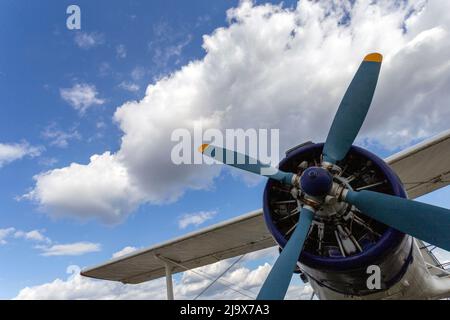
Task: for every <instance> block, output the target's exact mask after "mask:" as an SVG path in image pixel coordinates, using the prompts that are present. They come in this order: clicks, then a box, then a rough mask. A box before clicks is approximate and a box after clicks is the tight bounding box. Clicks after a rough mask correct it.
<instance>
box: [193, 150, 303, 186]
mask: <svg viewBox="0 0 450 320" xmlns="http://www.w3.org/2000/svg"><path fill="white" fill-rule="evenodd" d="M198 150H199V151H200V152H201V153H203V154H204V155H207V156H208V157H211V158H213V159H215V160H217V161H220V162H222V163H224V164H227V165H229V166H232V167H235V168H238V169H241V170H245V171H248V172H252V173H256V174H259V175H261V176H265V177H268V178H270V179H274V180H278V181H280V182H283V183H286V184H292V178H293V176H294V174H293V173H290V172H283V171H281V170H279V169H278V168H274V167H272V166H270V165H268V164H264V163H261V162H260V161H259V160H256V159H254V158H252V157H250V156H248V155H245V154H242V153H239V152H236V151H232V150H228V149H224V148H221V147H217V146H213V145H211V144H203V145H201V146H200V147H199V149H198Z"/></svg>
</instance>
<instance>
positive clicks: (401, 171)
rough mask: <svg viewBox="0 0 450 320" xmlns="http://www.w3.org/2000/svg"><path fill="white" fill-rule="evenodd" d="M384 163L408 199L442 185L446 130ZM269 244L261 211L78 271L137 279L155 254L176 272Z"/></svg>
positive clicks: (155, 273)
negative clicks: (166, 260) (173, 263)
mask: <svg viewBox="0 0 450 320" xmlns="http://www.w3.org/2000/svg"><path fill="white" fill-rule="evenodd" d="M386 162H387V163H388V164H389V165H390V166H391V167H392V168H393V169H394V170H395V172H396V173H397V174H398V176H399V177H400V179H401V181H402V182H403V183H404V184H405V187H406V190H407V192H408V195H409V197H410V198H416V197H419V196H421V195H423V194H426V193H428V192H431V191H433V190H436V189H438V188H441V187H444V186H446V185H448V184H449V182H448V181H449V179H450V130H449V131H446V132H444V133H442V134H440V135H438V136H436V137H433V138H431V139H429V140H426V141H424V142H422V143H419V144H417V145H415V146H413V147H411V148H408V149H406V150H404V151H401V152H399V153H397V154H394V155H393V156H391V157H389V158H387V159H386ZM274 245H276V243H275V242H274V240H273V239H272V237H271V234H270V233H269V231H268V230H267V228H266V225H265V223H264V218H263V216H262V210H257V211H255V212H251V213H249V214H246V215H243V216H240V217H237V218H235V219H232V220H228V221H225V222H222V223H220V224H217V225H214V226H211V227H208V228H205V229H202V230H199V231H197V232H194V233H191V234H188V235H185V236H183V237H181V238H177V239H174V240H170V241H168V242H165V243H162V244H159V245H155V246H153V247H150V248H147V249H143V250H139V251H136V252H133V253H131V254H128V255H126V256H123V257H120V258H117V259H113V260H110V261H108V262H106V263H104V264H102V265H99V266H95V267H92V268H88V269H86V270H84V271H83V272H82V275H84V276H87V277H92V278H99V279H106V280H115V281H121V282H124V283H140V282H144V281H148V280H152V279H156V278H159V277H162V276H164V274H165V270H164V264H163V262H162V261H161V260H160V259H158V258H157V255H160V256H162V257H165V258H169V259H170V260H172V261H175V262H176V265H174V269H173V273H176V272H181V271H186V270H189V269H193V268H197V267H201V266H204V265H207V264H211V263H214V262H217V261H220V260H223V259H227V258H231V257H235V256H238V255H241V254H244V253H248V252H252V251H257V250H261V249H265V248H268V247H271V246H274Z"/></svg>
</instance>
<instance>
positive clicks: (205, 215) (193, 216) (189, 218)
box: [178, 211, 217, 229]
mask: <svg viewBox="0 0 450 320" xmlns="http://www.w3.org/2000/svg"><path fill="white" fill-rule="evenodd" d="M216 214H217V211H200V212H195V213H186V214H184V215H182V216H181V217H180V218H179V219H178V227H179V228H180V229H186V228H187V227H188V226H190V225H193V226H195V227H197V226H199V225H201V224H203V223H205V222H206V221H208V220H210V219H212V218H213V217H214V216H215V215H216Z"/></svg>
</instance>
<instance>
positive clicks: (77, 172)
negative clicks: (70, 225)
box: [23, 152, 142, 223]
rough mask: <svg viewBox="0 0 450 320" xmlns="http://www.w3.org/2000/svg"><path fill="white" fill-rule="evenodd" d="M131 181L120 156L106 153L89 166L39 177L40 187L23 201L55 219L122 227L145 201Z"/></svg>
mask: <svg viewBox="0 0 450 320" xmlns="http://www.w3.org/2000/svg"><path fill="white" fill-rule="evenodd" d="M129 178H130V177H129V175H128V174H127V171H126V169H125V168H124V167H123V165H122V164H121V162H120V161H118V160H117V158H116V156H115V155H112V154H110V153H109V152H105V153H104V154H102V155H94V156H92V157H91V159H90V163H89V164H88V165H80V164H77V163H72V164H71V165H70V166H69V167H65V168H62V169H55V170H50V171H47V172H44V173H41V174H39V175H37V176H35V177H34V179H35V180H36V187H35V188H34V189H33V190H32V191H30V192H29V193H27V194H26V195H24V196H23V198H25V199H29V200H32V201H36V202H37V203H38V205H39V206H40V207H41V209H42V210H44V211H46V212H48V213H49V214H50V215H51V216H52V217H55V218H60V217H67V216H71V217H77V218H78V219H81V220H86V219H89V218H93V217H95V218H98V219H100V220H101V221H103V222H104V223H118V222H120V221H122V220H123V218H124V217H125V216H126V215H128V214H129V213H130V212H132V211H133V210H134V209H135V208H136V206H137V205H138V204H139V203H140V202H141V201H142V196H141V195H140V192H139V190H138V189H137V188H136V187H134V186H133V183H132V181H129V180H128V179H129ZM75 195H76V196H75ZM80 199H82V200H81V201H80Z"/></svg>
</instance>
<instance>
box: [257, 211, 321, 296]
mask: <svg viewBox="0 0 450 320" xmlns="http://www.w3.org/2000/svg"><path fill="white" fill-rule="evenodd" d="M313 217H314V212H313V211H312V210H310V209H308V208H306V207H303V208H302V209H301V211H300V218H299V221H298V224H297V227H296V228H295V231H294V233H293V234H292V236H291V238H290V239H289V241H288V242H287V244H286V246H285V247H284V248H283V250H282V251H281V254H280V256H279V257H278V259H277V261H276V262H275V264H274V265H273V267H272V270H270V273H269V275H268V276H267V279H266V281H265V282H264V284H263V286H262V288H261V290H260V291H259V294H258V297H257V298H256V299H257V300H282V299H284V296H285V295H286V291H287V289H288V287H289V283H290V282H291V278H292V273H293V272H294V268H295V265H296V263H297V261H298V258H299V256H300V252H301V251H302V248H303V244H304V243H305V240H306V238H307V236H308V231H309V227H310V226H311V223H312V220H313Z"/></svg>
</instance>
